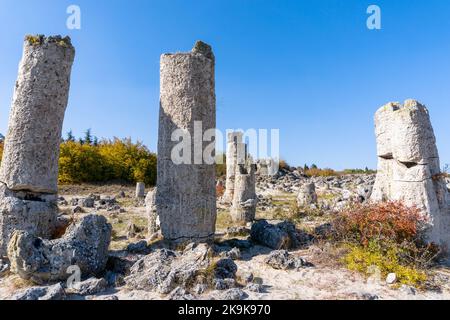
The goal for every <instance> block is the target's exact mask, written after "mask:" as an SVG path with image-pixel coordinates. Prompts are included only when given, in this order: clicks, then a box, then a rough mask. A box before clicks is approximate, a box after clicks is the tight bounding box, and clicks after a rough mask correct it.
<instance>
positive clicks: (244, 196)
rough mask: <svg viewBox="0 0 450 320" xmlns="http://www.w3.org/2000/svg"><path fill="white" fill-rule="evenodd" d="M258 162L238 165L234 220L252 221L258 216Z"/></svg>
mask: <svg viewBox="0 0 450 320" xmlns="http://www.w3.org/2000/svg"><path fill="white" fill-rule="evenodd" d="M255 173H256V164H250V165H248V166H246V165H238V168H237V170H236V176H235V186H234V196H233V205H232V207H231V211H230V214H231V218H232V219H233V221H234V222H252V221H253V220H255V216H256V205H257V203H258V198H257V197H256V186H255V185H256V181H255Z"/></svg>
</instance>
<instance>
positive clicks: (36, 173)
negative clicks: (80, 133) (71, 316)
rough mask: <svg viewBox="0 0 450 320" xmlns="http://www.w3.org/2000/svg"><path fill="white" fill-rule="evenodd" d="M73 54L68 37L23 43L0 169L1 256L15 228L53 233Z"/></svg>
mask: <svg viewBox="0 0 450 320" xmlns="http://www.w3.org/2000/svg"><path fill="white" fill-rule="evenodd" d="M74 56H75V50H74V48H73V46H72V44H71V42H70V39H69V38H68V37H66V38H61V37H59V36H56V37H44V36H36V37H34V36H27V37H26V39H25V43H24V49H23V57H22V61H21V63H20V66H19V74H18V79H17V83H16V87H15V91H14V97H13V102H12V107H11V113H10V117H9V128H8V133H7V136H6V140H5V149H4V153H3V160H2V163H1V167H0V256H2V255H4V254H5V253H6V247H7V245H8V241H9V239H10V236H11V233H12V232H13V231H14V230H26V231H28V232H29V233H31V234H34V235H36V236H41V237H49V236H50V235H51V234H52V228H53V225H54V223H55V219H56V214H57V206H56V200H57V199H56V193H57V182H58V159H59V144H60V141H61V130H62V124H63V119H64V113H65V110H66V106H67V101H68V94H69V84H70V73H71V68H72V63H73V60H74Z"/></svg>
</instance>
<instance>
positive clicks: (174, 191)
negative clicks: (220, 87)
mask: <svg viewBox="0 0 450 320" xmlns="http://www.w3.org/2000/svg"><path fill="white" fill-rule="evenodd" d="M214 68H215V58H214V54H213V52H212V50H211V47H210V46H209V45H207V44H205V43H203V42H197V44H196V45H195V47H194V49H193V50H192V52H189V53H176V54H164V55H162V57H161V102H160V118H159V137H158V178H157V194H156V206H157V211H158V215H159V218H160V220H161V232H162V235H163V237H164V238H165V239H167V240H172V241H177V242H185V241H191V240H192V241H203V240H205V241H206V240H210V239H211V238H212V237H213V235H214V233H215V224H216V188H215V180H216V179H215V176H216V173H215V163H211V164H208V163H206V162H205V161H203V159H202V153H203V151H204V150H205V149H206V146H208V147H209V148H212V151H213V152H212V153H214V143H213V144H212V147H211V146H209V145H210V144H211V142H203V141H202V140H203V139H202V136H203V134H204V133H205V131H206V130H209V129H215V128H216V96H215V72H214ZM199 125H200V127H199ZM194 127H196V129H197V130H195V134H194ZM180 129H181V130H182V132H183V134H184V135H185V136H184V139H183V142H184V143H185V147H186V148H185V149H184V150H183V152H182V154H183V160H182V161H181V162H179V160H180V159H177V161H175V162H174V160H175V159H172V152H175V153H176V152H177V151H176V150H178V149H177V148H178V146H179V145H180V141H172V135H173V134H174V133H177V132H178V134H179V133H180V132H179V131H180ZM186 145H187V146H186ZM178 154H179V155H181V153H180V152H178ZM213 162H214V161H213Z"/></svg>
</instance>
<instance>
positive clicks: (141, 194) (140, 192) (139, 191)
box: [136, 182, 145, 199]
mask: <svg viewBox="0 0 450 320" xmlns="http://www.w3.org/2000/svg"><path fill="white" fill-rule="evenodd" d="M136 198H138V199H142V198H145V183H143V182H138V183H136Z"/></svg>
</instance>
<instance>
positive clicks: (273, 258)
mask: <svg viewBox="0 0 450 320" xmlns="http://www.w3.org/2000/svg"><path fill="white" fill-rule="evenodd" d="M265 263H266V264H268V265H269V266H271V267H272V268H274V269H278V270H291V269H300V268H304V267H312V266H313V265H312V264H311V263H309V262H308V261H306V260H305V259H303V258H297V257H294V256H292V255H291V254H289V252H287V251H286V250H279V251H274V252H272V253H270V255H269V256H268V257H267V258H266V259H265Z"/></svg>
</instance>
